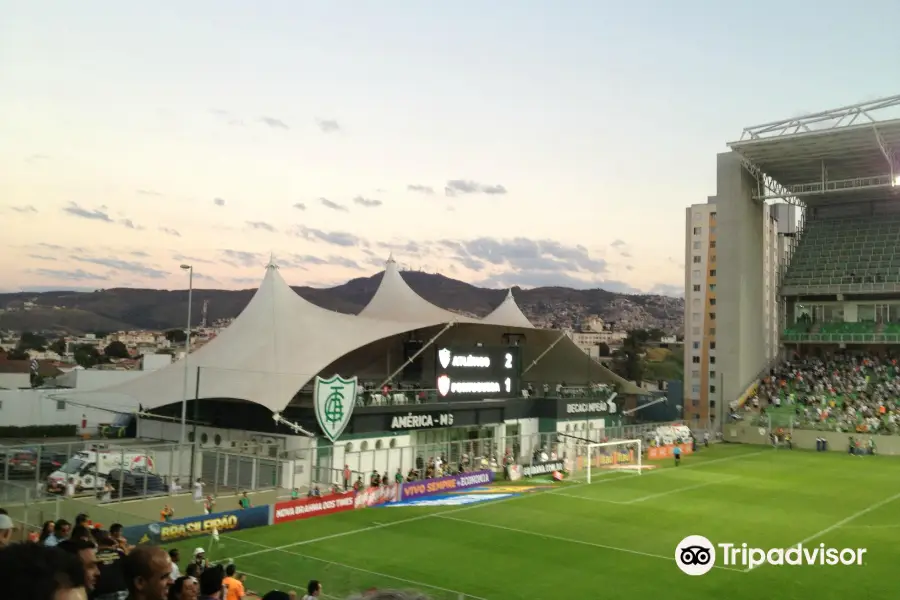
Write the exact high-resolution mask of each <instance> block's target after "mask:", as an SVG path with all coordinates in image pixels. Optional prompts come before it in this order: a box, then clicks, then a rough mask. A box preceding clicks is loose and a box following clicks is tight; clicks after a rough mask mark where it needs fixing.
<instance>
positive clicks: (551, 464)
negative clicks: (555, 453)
mask: <svg viewBox="0 0 900 600" xmlns="http://www.w3.org/2000/svg"><path fill="white" fill-rule="evenodd" d="M565 468H566V463H565V461H562V460H548V461H546V462H539V463H534V464H531V465H522V466H521V467H520V468H519V469H520V472H521V474H522V477H525V478H528V477H537V476H538V475H549V474H550V473H553V472H554V471H564V470H565Z"/></svg>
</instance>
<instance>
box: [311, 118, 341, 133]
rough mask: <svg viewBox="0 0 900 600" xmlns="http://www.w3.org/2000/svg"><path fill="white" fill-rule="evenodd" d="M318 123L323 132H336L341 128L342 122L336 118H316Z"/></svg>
mask: <svg viewBox="0 0 900 600" xmlns="http://www.w3.org/2000/svg"><path fill="white" fill-rule="evenodd" d="M316 125H318V126H319V130H320V131H321V132H322V133H335V132H338V131H340V130H341V126H340V124H339V123H338V122H337V121H335V120H334V119H316Z"/></svg>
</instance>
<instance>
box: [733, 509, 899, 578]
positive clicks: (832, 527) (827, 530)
mask: <svg viewBox="0 0 900 600" xmlns="http://www.w3.org/2000/svg"><path fill="white" fill-rule="evenodd" d="M897 499H900V494H894V495H893V496H891V497H890V498H885V499H884V500H881V501H880V502H876V503H875V504H873V505H872V506H870V507H868V508H864V509H862V510H861V511H859V512H855V513H853V514H852V515H850V516H849V517H847V518H846V519H841V520H840V521H838V522H837V523H835V524H834V525H830V526H829V527H826V528H825V529H823V530H822V531H819V532H817V533H814V534H812V535H811V536H809V537H808V538H805V539H803V540H800V541H799V542H797V543H796V544H794V545H793V546H791V547H790V548H798V547H800V546H803V545H804V544H808V543H810V542H811V541H813V540H815V539H818V538H820V537H822V536H823V535H825V534H828V533H831V532H832V531H834V530H835V529H840V528H841V527H843V526H844V525H846V524H847V523H850V522H851V521H855V520H856V519H858V518H860V517H861V516H863V515H867V514H869V513H870V512H872V511H873V510H877V509H879V508H881V507H882V506H885V505H887V504H890V503H891V502H893V501H894V500H897ZM790 548H787V549H790ZM763 564H765V563H763ZM761 566H763V565H757V566H755V567H747V568H746V569H744V573H749V572H750V571H752V570H753V569H758V568H759V567H761Z"/></svg>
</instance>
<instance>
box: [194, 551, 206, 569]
mask: <svg viewBox="0 0 900 600" xmlns="http://www.w3.org/2000/svg"><path fill="white" fill-rule="evenodd" d="M194 564H195V565H197V568H198V569H200V573H203V571H205V570H206V568H207V567H209V561H208V560H206V550H204V549H203V548H201V547H199V546H197V547H196V548H194Z"/></svg>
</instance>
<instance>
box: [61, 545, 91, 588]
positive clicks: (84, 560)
mask: <svg viewBox="0 0 900 600" xmlns="http://www.w3.org/2000/svg"><path fill="white" fill-rule="evenodd" d="M57 548H59V549H60V550H62V551H64V552H68V553H69V554H72V555H74V556H77V557H78V559H79V560H80V561H81V565H82V567H83V568H84V587H85V589H87V591H88V592H93V591H94V587H95V586H96V584H97V578H98V577H100V568H99V566H98V563H97V546H95V545H94V542H93V541H91V540H87V539H85V538H82V537H72V538H70V539H68V540H63V541H61V542H60V543H59V544H58V545H57Z"/></svg>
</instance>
